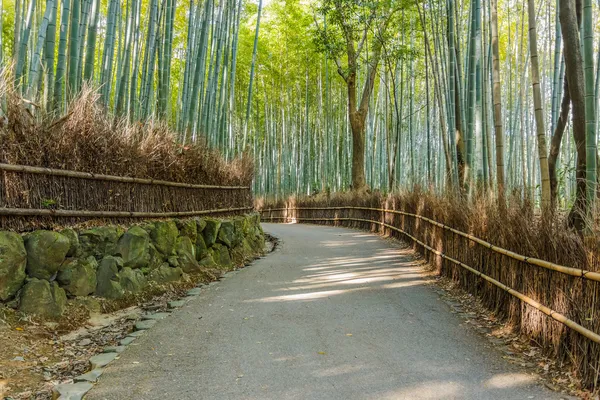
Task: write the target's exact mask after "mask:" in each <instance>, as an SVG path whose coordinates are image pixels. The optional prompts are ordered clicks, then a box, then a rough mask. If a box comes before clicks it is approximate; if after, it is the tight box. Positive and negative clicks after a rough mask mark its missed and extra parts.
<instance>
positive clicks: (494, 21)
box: [490, 0, 505, 199]
mask: <svg viewBox="0 0 600 400" xmlns="http://www.w3.org/2000/svg"><path fill="white" fill-rule="evenodd" d="M491 8H492V12H491V21H490V22H491V31H492V57H493V60H492V77H493V80H494V87H493V91H492V97H493V103H494V130H495V133H496V182H497V185H498V196H499V198H500V199H502V198H503V197H504V185H505V183H504V131H503V129H502V90H501V87H500V51H499V46H498V0H491Z"/></svg>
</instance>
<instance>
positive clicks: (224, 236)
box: [217, 221, 235, 248]
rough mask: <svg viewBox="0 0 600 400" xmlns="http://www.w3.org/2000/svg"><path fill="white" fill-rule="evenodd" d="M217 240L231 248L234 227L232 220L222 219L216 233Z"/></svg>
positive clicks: (233, 240) (233, 239)
mask: <svg viewBox="0 0 600 400" xmlns="http://www.w3.org/2000/svg"><path fill="white" fill-rule="evenodd" d="M217 242H218V243H221V244H224V245H225V246H227V247H229V248H232V247H233V245H234V242H235V227H234V225H233V222H232V221H222V222H221V227H220V228H219V233H218V235H217Z"/></svg>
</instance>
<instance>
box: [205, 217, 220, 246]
mask: <svg viewBox="0 0 600 400" xmlns="http://www.w3.org/2000/svg"><path fill="white" fill-rule="evenodd" d="M204 221H205V222H206V226H205V227H204V229H203V230H202V237H204V243H206V246H207V247H211V246H212V245H213V244H215V242H216V241H217V235H218V234H219V228H221V221H219V220H218V219H213V218H206V219H205V220H204Z"/></svg>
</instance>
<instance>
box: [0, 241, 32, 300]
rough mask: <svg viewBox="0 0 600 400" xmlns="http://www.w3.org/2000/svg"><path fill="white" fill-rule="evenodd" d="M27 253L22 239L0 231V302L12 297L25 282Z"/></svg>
mask: <svg viewBox="0 0 600 400" xmlns="http://www.w3.org/2000/svg"><path fill="white" fill-rule="evenodd" d="M26 265H27V253H26V252H25V246H24V244H23V238H22V237H21V236H20V235H18V234H16V233H14V232H7V231H0V300H1V301H5V300H8V299H9V298H11V297H12V296H14V295H15V294H16V293H17V291H18V290H19V289H20V288H21V286H23V283H24V282H25V277H26V275H25V266H26Z"/></svg>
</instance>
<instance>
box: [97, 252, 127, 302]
mask: <svg viewBox="0 0 600 400" xmlns="http://www.w3.org/2000/svg"><path fill="white" fill-rule="evenodd" d="M122 267H123V260H122V259H121V258H119V257H113V256H106V257H104V258H103V259H102V261H100V265H99V266H98V272H97V273H96V281H97V282H98V283H97V285H96V295H97V296H101V297H105V298H107V299H120V298H121V297H123V295H124V294H125V291H124V290H123V288H122V287H121V282H120V280H121V277H120V276H119V269H120V268H122Z"/></svg>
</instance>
